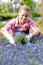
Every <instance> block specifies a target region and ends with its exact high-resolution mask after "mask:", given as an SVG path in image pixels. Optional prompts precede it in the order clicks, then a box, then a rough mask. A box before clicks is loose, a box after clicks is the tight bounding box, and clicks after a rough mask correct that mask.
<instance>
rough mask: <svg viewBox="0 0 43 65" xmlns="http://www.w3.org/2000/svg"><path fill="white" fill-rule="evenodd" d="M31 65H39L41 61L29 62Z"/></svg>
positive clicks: (31, 60)
mask: <svg viewBox="0 0 43 65" xmlns="http://www.w3.org/2000/svg"><path fill="white" fill-rule="evenodd" d="M29 62H30V65H39V61H35V60H34V59H33V58H32V59H30V60H29Z"/></svg>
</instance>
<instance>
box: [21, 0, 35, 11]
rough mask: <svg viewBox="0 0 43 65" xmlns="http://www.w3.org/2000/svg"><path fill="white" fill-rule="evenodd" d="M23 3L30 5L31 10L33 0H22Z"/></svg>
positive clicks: (33, 5) (33, 3)
mask: <svg viewBox="0 0 43 65" xmlns="http://www.w3.org/2000/svg"><path fill="white" fill-rule="evenodd" d="M22 3H23V5H27V6H29V7H30V10H31V11H33V9H34V7H35V2H34V1H33V0H22Z"/></svg>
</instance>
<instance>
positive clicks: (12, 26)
mask: <svg viewBox="0 0 43 65" xmlns="http://www.w3.org/2000/svg"><path fill="white" fill-rule="evenodd" d="M29 13H30V9H29V7H27V6H21V8H20V10H19V14H18V17H16V18H14V19H12V20H10V21H9V22H8V23H7V24H6V25H5V26H4V27H3V28H2V29H1V33H2V34H3V35H4V36H5V37H6V38H7V39H8V40H9V42H10V43H11V44H14V45H15V41H14V39H13V35H15V33H16V31H19V32H23V33H25V34H28V33H29V31H30V30H31V31H32V33H31V34H28V35H26V37H27V38H28V41H29V40H30V39H31V38H32V37H33V36H38V35H39V34H40V30H39V29H38V28H37V26H36V25H35V24H34V21H33V20H32V19H31V18H30V17H29Z"/></svg>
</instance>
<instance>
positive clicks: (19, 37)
mask: <svg viewBox="0 0 43 65" xmlns="http://www.w3.org/2000/svg"><path fill="white" fill-rule="evenodd" d="M14 39H15V41H16V43H23V44H24V43H26V42H27V38H26V36H25V35H24V34H20V35H16V36H14Z"/></svg>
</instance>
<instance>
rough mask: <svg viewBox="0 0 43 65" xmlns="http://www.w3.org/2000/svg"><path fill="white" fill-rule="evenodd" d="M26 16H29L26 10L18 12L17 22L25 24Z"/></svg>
mask: <svg viewBox="0 0 43 65" xmlns="http://www.w3.org/2000/svg"><path fill="white" fill-rule="evenodd" d="M28 14H29V12H28V11H26V10H24V9H23V10H21V11H20V12H19V21H20V22H21V23H25V22H26V20H27V18H28Z"/></svg>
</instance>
